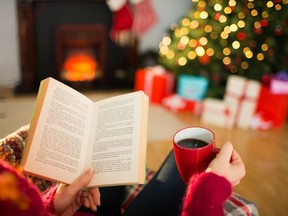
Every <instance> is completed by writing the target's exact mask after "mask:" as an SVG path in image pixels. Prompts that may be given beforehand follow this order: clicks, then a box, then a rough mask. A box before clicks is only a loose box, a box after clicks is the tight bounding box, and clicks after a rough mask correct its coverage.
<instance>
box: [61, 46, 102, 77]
mask: <svg viewBox="0 0 288 216" xmlns="http://www.w3.org/2000/svg"><path fill="white" fill-rule="evenodd" d="M96 71H97V62H96V59H95V56H94V55H93V53H90V52H86V51H78V52H76V53H74V52H73V51H71V52H69V54H68V55H67V58H66V60H65V61H64V64H63V68H62V71H60V73H61V79H62V80H67V81H70V82H79V81H81V82H86V81H88V82H90V81H93V80H94V79H95V78H96V75H97V77H99V75H100V76H101V74H100V71H99V73H96Z"/></svg>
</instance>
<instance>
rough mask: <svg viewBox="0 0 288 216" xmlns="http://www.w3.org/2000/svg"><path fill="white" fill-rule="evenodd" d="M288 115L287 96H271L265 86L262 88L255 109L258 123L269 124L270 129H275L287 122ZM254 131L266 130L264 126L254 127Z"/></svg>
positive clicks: (270, 92)
mask: <svg viewBox="0 0 288 216" xmlns="http://www.w3.org/2000/svg"><path fill="white" fill-rule="evenodd" d="M287 114H288V95H285V94H273V93H272V91H271V90H270V89H269V87H267V86H262V87H261V91H260V97H259V101H258V104H257V108H256V114H255V116H257V118H258V119H259V118H261V121H260V122H262V123H263V122H264V123H267V124H268V123H270V127H272V128H277V127H279V126H282V125H283V124H284V123H285V121H286V120H287ZM255 127H256V129H266V128H264V125H262V124H260V125H256V126H255Z"/></svg>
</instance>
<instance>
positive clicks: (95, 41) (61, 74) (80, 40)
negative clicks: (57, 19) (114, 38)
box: [56, 24, 108, 82]
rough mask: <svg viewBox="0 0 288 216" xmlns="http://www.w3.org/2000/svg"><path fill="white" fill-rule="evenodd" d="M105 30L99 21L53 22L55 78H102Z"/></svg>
mask: <svg viewBox="0 0 288 216" xmlns="http://www.w3.org/2000/svg"><path fill="white" fill-rule="evenodd" d="M107 34H108V33H107V30H106V28H105V26H103V25H99V24H84V25H83V24H77V25H75V24H74V25H72V24H61V25H58V26H57V39H56V46H57V54H56V62H57V63H58V69H57V70H58V71H57V78H59V79H60V80H62V81H64V82H65V81H68V82H93V81H95V80H96V81H97V80H101V81H102V82H104V81H105V73H104V71H105V68H104V67H105V61H106V51H107V47H106V44H107V37H108V35H107Z"/></svg>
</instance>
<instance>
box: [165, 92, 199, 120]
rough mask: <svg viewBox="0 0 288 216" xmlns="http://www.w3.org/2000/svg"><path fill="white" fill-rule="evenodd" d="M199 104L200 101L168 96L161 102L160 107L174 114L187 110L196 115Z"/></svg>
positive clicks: (175, 95)
mask: <svg viewBox="0 0 288 216" xmlns="http://www.w3.org/2000/svg"><path fill="white" fill-rule="evenodd" d="M201 104H202V103H201V101H197V100H189V99H185V98H183V97H181V96H180V95H177V94H173V95H170V96H168V97H165V98H164V99H163V100H162V105H163V106H164V107H165V108H167V109H169V110H172V111H175V112H178V111H183V110H188V111H192V113H194V114H197V115H198V114H200V111H201Z"/></svg>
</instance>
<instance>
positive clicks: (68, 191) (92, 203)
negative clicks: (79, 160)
mask: <svg viewBox="0 0 288 216" xmlns="http://www.w3.org/2000/svg"><path fill="white" fill-rule="evenodd" d="M92 175H93V174H92V169H89V170H87V171H86V172H85V173H83V174H82V175H81V176H79V178H77V179H76V180H75V181H74V182H72V183H71V184H70V185H68V186H66V185H65V184H61V185H60V186H59V187H58V189H57V192H56V194H55V196H54V200H53V202H54V208H55V211H56V214H57V215H62V216H65V215H74V214H75V212H76V211H77V210H78V209H79V208H80V207H81V206H82V205H83V204H84V206H85V207H86V208H90V209H91V210H93V211H96V210H97V206H99V205H100V192H99V189H98V188H91V189H87V190H82V188H83V187H85V186H86V185H87V184H88V183H89V182H90V181H91V179H92Z"/></svg>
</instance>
